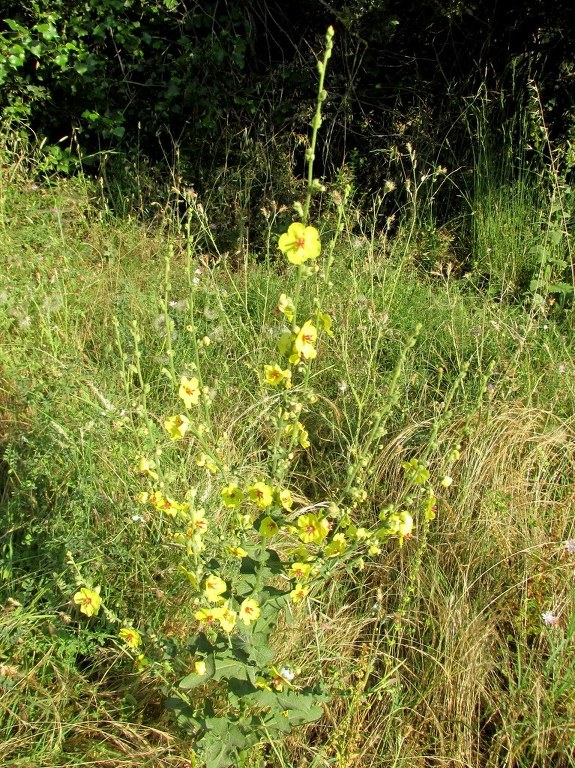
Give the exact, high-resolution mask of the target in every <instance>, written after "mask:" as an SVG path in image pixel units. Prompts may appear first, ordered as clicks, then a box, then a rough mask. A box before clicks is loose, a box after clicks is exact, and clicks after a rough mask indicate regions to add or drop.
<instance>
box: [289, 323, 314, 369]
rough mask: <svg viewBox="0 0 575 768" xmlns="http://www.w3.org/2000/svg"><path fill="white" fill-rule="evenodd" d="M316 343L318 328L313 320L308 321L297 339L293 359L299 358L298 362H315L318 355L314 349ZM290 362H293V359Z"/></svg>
mask: <svg viewBox="0 0 575 768" xmlns="http://www.w3.org/2000/svg"><path fill="white" fill-rule="evenodd" d="M316 341H317V328H316V327H315V325H314V324H313V323H312V321H311V320H306V321H305V323H304V324H303V326H302V327H301V329H300V331H299V333H298V334H297V336H296V337H295V341H294V344H293V355H292V357H295V356H297V360H300V359H301V360H313V359H314V357H316V355H317V351H316V349H315V347H314V344H315V342H316ZM290 362H292V359H291V357H290Z"/></svg>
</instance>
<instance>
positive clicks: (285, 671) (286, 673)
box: [280, 667, 295, 683]
mask: <svg viewBox="0 0 575 768" xmlns="http://www.w3.org/2000/svg"><path fill="white" fill-rule="evenodd" d="M280 675H281V676H282V677H283V679H284V680H287V681H288V683H291V682H292V680H293V679H294V677H295V674H294V673H293V672H292V671H291V669H289V668H288V667H282V668H281V669H280Z"/></svg>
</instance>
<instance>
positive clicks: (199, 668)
mask: <svg viewBox="0 0 575 768" xmlns="http://www.w3.org/2000/svg"><path fill="white" fill-rule="evenodd" d="M194 672H195V673H196V675H200V677H202V676H203V675H205V674H206V662H205V661H202V660H201V659H200V661H196V663H195V664H194Z"/></svg>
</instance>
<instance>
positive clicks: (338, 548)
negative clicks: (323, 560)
mask: <svg viewBox="0 0 575 768" xmlns="http://www.w3.org/2000/svg"><path fill="white" fill-rule="evenodd" d="M346 549H347V541H346V539H345V536H344V535H343V533H336V534H335V536H334V537H333V539H332V540H331V541H330V543H329V544H328V545H327V547H326V548H325V555H326V557H337V556H338V555H341V553H342V552H345V550H346Z"/></svg>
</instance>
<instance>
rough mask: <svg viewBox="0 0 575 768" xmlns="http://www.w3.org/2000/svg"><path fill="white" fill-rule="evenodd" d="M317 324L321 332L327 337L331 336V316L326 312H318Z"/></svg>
mask: <svg viewBox="0 0 575 768" xmlns="http://www.w3.org/2000/svg"><path fill="white" fill-rule="evenodd" d="M317 324H318V325H319V327H320V328H321V329H322V331H325V332H326V333H327V335H328V336H333V331H332V330H331V326H332V324H333V319H332V317H331V315H328V314H327V313H326V312H320V311H319V310H318V313H317Z"/></svg>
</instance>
